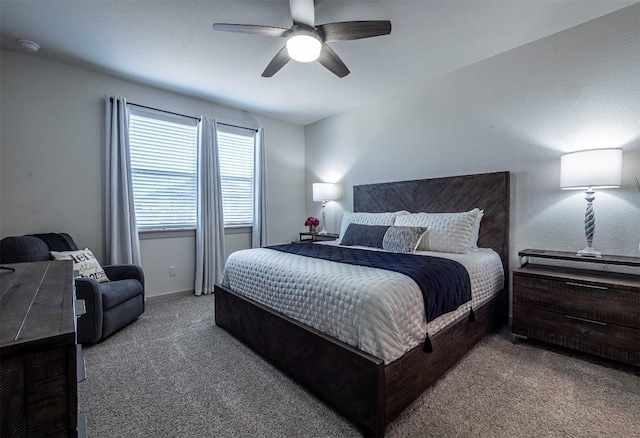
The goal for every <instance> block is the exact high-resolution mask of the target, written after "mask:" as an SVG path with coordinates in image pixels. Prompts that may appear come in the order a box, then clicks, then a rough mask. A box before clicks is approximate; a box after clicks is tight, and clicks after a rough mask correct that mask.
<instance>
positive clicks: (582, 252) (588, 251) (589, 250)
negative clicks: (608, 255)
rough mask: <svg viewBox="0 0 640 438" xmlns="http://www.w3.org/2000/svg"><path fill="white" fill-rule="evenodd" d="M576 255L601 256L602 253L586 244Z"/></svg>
mask: <svg viewBox="0 0 640 438" xmlns="http://www.w3.org/2000/svg"><path fill="white" fill-rule="evenodd" d="M576 255H577V256H580V257H602V253H601V252H600V251H596V250H595V249H593V248H592V247H591V246H589V245H587V247H586V248H585V249H581V250H580V251H578V252H577V254H576Z"/></svg>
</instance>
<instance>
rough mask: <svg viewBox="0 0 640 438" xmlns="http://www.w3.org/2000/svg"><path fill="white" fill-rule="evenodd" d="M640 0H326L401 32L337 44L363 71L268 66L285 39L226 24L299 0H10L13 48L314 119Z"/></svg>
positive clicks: (274, 18) (271, 19) (283, 17)
mask: <svg viewBox="0 0 640 438" xmlns="http://www.w3.org/2000/svg"><path fill="white" fill-rule="evenodd" d="M633 3H636V1H616V0H599V1H588V0H546V1H542V0H531V1H527V0H520V1H509V0H501V1H492V0H470V1H462V0H460V1H453V0H449V1H446V0H440V1H427V0H414V1H408V0H406V1H405V0H393V1H391V0H386V1H374V0H349V1H341V0H316V23H317V24H322V23H328V22H334V21H349V20H379V19H388V20H391V23H392V32H391V35H388V36H383V37H376V38H371V39H363V40H358V41H345V42H335V43H331V44H330V45H331V46H332V48H333V49H334V50H335V52H336V53H337V54H338V55H339V56H340V57H341V58H342V60H343V61H344V62H345V64H346V65H347V67H349V69H350V70H351V74H350V75H348V76H346V77H345V78H343V79H339V78H337V77H336V76H334V75H333V74H332V73H330V72H329V71H328V70H326V69H325V68H324V67H322V66H321V65H320V64H318V63H317V62H314V63H309V64H302V63H297V62H289V63H288V64H287V65H285V66H284V68H283V69H282V70H281V71H280V72H278V73H277V74H276V75H275V76H274V77H273V78H263V77H261V76H260V75H261V73H262V71H263V70H264V68H265V67H266V65H267V64H268V63H269V61H270V60H271V58H272V57H273V56H274V55H275V54H276V53H277V52H278V50H280V48H281V47H282V46H283V45H284V43H285V40H284V39H282V38H269V37H259V36H253V35H245V34H235V33H227V32H217V31H214V30H213V29H212V27H211V25H212V24H213V23H214V22H227V23H243V24H261V25H268V26H280V27H287V28H288V27H290V26H291V24H292V23H291V17H290V12H289V2H288V1H287V0H272V1H267V0H253V1H243V0H233V1H215V0H213V1H201V0H192V1H175V0H137V1H130V0H127V1H125V0H83V1H80V0H29V1H25V0H0V19H1V22H0V26H1V37H2V47H3V48H5V49H8V50H15V51H20V50H22V48H21V47H20V45H19V44H18V42H17V40H18V39H19V38H26V39H30V40H33V41H35V42H37V43H38V44H40V46H41V50H40V51H39V52H38V53H37V54H36V55H33V56H38V57H41V58H45V59H50V60H55V61H59V62H63V63H67V64H71V65H76V66H80V67H84V68H89V69H92V70H96V71H100V72H105V73H108V74H112V75H116V76H119V77H125V78H128V79H132V80H135V81H139V82H143V83H147V84H151V85H155V86H159V87H162V88H166V89H170V90H174V91H177V92H180V93H184V94H187V95H192V96H196V97H199V98H202V99H206V100H212V101H215V102H217V103H221V104H225V105H230V106H233V107H236V108H240V109H244V110H249V111H252V112H256V113H259V114H265V115H268V116H271V117H274V118H278V119H282V120H285V121H289V122H292V123H296V124H300V125H307V124H309V123H312V122H315V121H317V120H321V119H323V118H326V117H329V116H331V115H333V114H337V113H340V112H343V111H346V110H348V109H350V108H354V107H357V106H360V105H363V104H366V103H368V102H371V101H373V100H375V99H378V98H380V97H383V96H386V95H389V94H392V93H395V92H398V91H402V90H404V89H406V88H408V87H412V86H416V84H419V83H420V82H422V81H427V80H430V79H432V78H435V77H437V76H440V75H443V74H446V73H448V72H451V71H453V70H456V69H459V68H462V67H464V66H467V65H470V64H472V63H475V62H478V61H481V60H483V59H486V58H489V57H491V56H494V55H497V54H499V53H502V52H505V51H507V50H510V49H513V48H515V47H518V46H521V45H523V44H526V43H529V42H531V41H535V40H537V39H540V38H544V37H546V36H548V35H551V34H553V33H556V32H560V31H562V30H565V29H567V28H570V27H573V26H576V25H578V24H581V23H583V22H586V21H589V20H592V19H594V18H597V17H599V16H602V15H604V14H607V13H610V12H613V11H615V10H617V9H620V8H623V7H625V6H628V5H630V4H633Z"/></svg>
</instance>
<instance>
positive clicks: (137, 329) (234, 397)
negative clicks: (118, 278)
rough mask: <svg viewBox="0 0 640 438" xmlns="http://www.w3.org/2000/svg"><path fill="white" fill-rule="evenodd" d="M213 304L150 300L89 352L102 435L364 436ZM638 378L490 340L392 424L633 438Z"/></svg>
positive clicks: (404, 429)
mask: <svg viewBox="0 0 640 438" xmlns="http://www.w3.org/2000/svg"><path fill="white" fill-rule="evenodd" d="M213 306H214V298H213V297H211V296H203V297H181V298H179V299H175V300H170V301H164V302H152V303H149V304H148V305H147V310H146V312H145V314H144V315H143V316H142V317H141V318H140V319H138V321H136V322H134V323H133V324H132V325H130V326H128V327H127V328H125V329H123V330H121V331H120V332H118V333H116V334H115V335H113V336H111V337H110V338H108V339H107V340H105V341H104V342H102V343H100V344H98V345H95V346H91V347H86V348H85V349H84V352H85V358H86V365H87V380H86V381H84V382H82V383H81V384H80V385H79V398H80V400H79V402H80V409H81V410H82V411H84V412H85V414H86V416H87V423H88V435H89V437H90V438H98V437H358V436H361V435H360V433H359V431H358V429H357V428H356V427H355V426H354V425H353V424H351V423H349V422H348V421H346V420H345V419H343V418H342V417H341V416H339V415H338V414H337V413H335V412H334V411H333V410H332V409H330V408H329V407H327V406H325V405H324V404H323V403H322V402H320V401H318V400H317V399H315V398H314V397H313V396H312V395H310V394H309V393H308V392H306V390H304V389H302V388H301V387H299V386H298V385H297V384H295V383H294V382H292V381H291V380H289V379H288V378H287V377H285V376H284V375H282V374H281V373H280V372H278V371H277V370H275V369H274V368H273V367H272V366H271V365H269V364H268V363H266V362H265V361H263V360H262V359H260V358H259V357H258V356H256V355H255V354H254V353H253V352H251V351H250V350H249V349H247V348H246V347H244V346H243V345H241V344H240V343H239V342H237V341H236V340H235V339H234V338H232V337H231V336H230V335H228V334H227V333H226V332H224V331H223V330H221V329H219V328H217V327H216V326H215V324H214V321H213ZM639 375H640V373H639V372H638V369H637V368H634V367H626V366H622V365H617V364H614V363H611V362H608V361H604V360H599V359H594V358H591V357H587V356H583V355H580V354H573V353H568V352H566V351H564V350H559V349H554V348H550V347H546V346H544V345H540V344H535V343H530V342H519V343H518V344H517V345H513V344H512V343H511V342H510V336H509V332H508V330H507V329H503V330H501V331H500V332H498V333H495V334H492V335H490V336H488V337H487V338H485V339H484V340H483V341H482V342H481V343H480V344H479V345H478V346H477V347H476V348H475V349H474V350H472V351H471V352H470V353H469V354H468V355H467V356H466V357H465V358H464V359H463V360H462V361H461V362H460V363H459V364H458V365H457V366H456V367H455V368H453V369H452V370H450V372H449V373H448V374H447V375H446V376H445V377H443V378H442V379H441V380H439V381H438V382H437V383H436V384H435V385H434V386H433V387H431V388H430V389H428V390H427V391H426V392H425V393H424V394H423V395H422V396H421V397H420V398H419V399H418V400H417V401H416V402H415V403H414V404H413V405H411V406H410V407H409V408H408V409H406V410H405V411H404V412H403V413H402V414H401V415H400V417H398V418H397V419H396V420H395V421H394V422H393V423H392V424H391V425H389V426H388V427H387V431H386V432H387V433H386V435H385V436H387V437H389V438H395V437H491V438H498V437H625V438H627V437H634V436H635V437H637V436H639V431H640V378H639Z"/></svg>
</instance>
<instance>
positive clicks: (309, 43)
mask: <svg viewBox="0 0 640 438" xmlns="http://www.w3.org/2000/svg"><path fill="white" fill-rule="evenodd" d="M320 50H322V43H321V42H320V40H319V39H318V38H316V37H314V36H311V35H307V34H298V35H293V36H291V37H290V38H289V39H288V40H287V52H288V53H289V57H290V58H291V59H293V60H295V61H298V62H311V61H315V60H316V59H318V57H319V56H320Z"/></svg>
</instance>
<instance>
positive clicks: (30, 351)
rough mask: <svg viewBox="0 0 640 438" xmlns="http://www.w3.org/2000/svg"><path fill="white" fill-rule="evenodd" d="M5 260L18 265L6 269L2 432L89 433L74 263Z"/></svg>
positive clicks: (2, 275)
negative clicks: (81, 385) (82, 400)
mask: <svg viewBox="0 0 640 438" xmlns="http://www.w3.org/2000/svg"><path fill="white" fill-rule="evenodd" d="M3 266H6V267H9V268H10V269H13V271H11V270H5V269H2V270H0V294H1V295H0V312H1V315H2V325H1V326H0V360H1V361H2V366H1V367H0V378H1V380H2V385H1V387H0V404H1V405H2V418H1V421H0V436H3V437H5V436H7V437H13V436H17V437H42V436H70V437H76V436H83V434H84V433H85V432H84V430H85V428H84V424H83V423H84V417H83V416H82V415H79V414H78V387H77V382H78V376H79V375H80V376H83V375H84V360H83V359H82V349H81V348H80V347H79V346H77V345H76V313H75V293H74V283H73V263H72V262H71V261H50V262H33V263H16V264H11V265H3ZM79 419H80V421H79Z"/></svg>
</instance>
